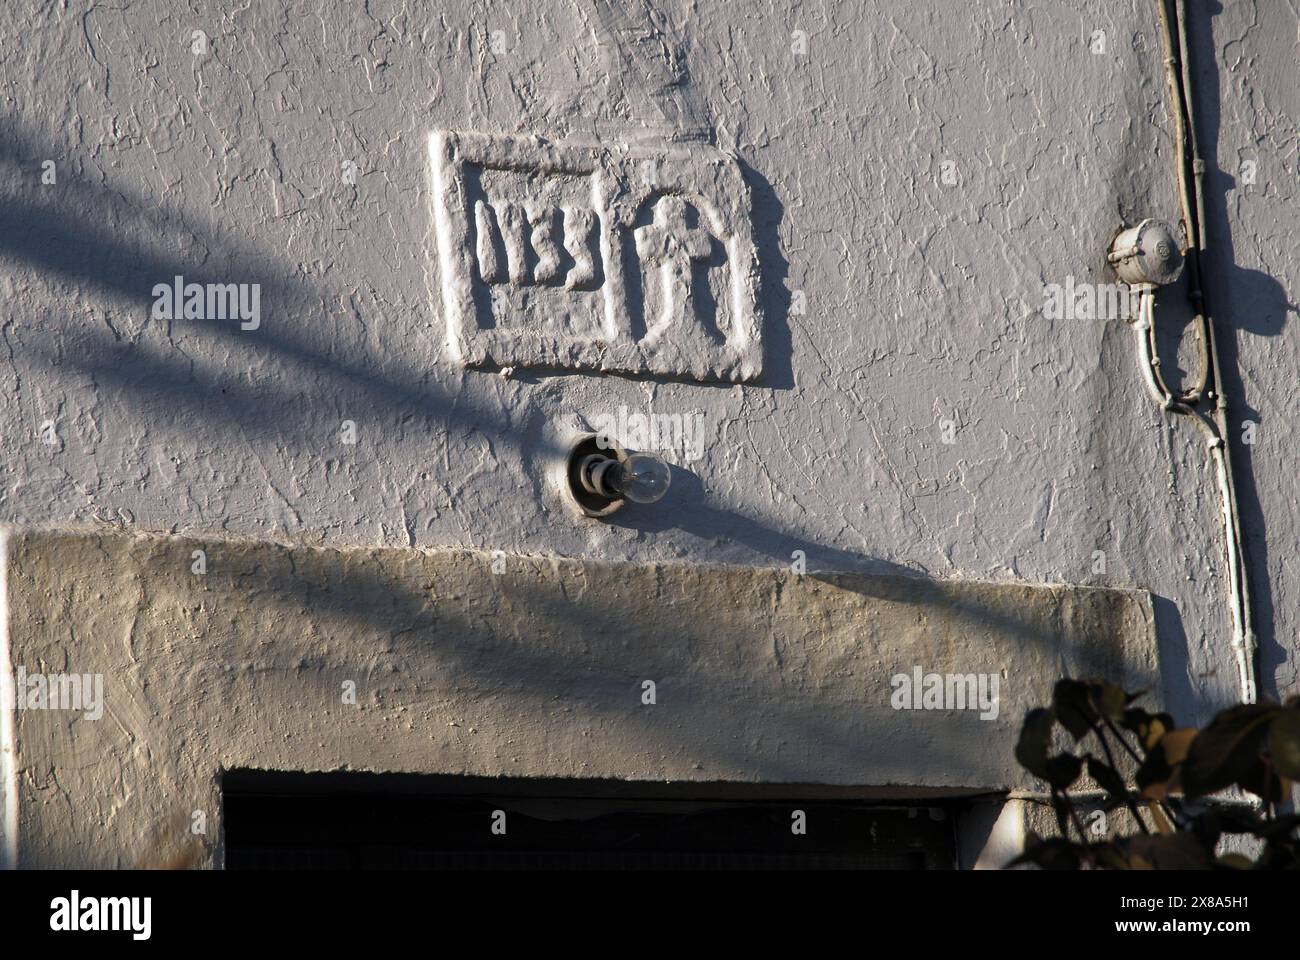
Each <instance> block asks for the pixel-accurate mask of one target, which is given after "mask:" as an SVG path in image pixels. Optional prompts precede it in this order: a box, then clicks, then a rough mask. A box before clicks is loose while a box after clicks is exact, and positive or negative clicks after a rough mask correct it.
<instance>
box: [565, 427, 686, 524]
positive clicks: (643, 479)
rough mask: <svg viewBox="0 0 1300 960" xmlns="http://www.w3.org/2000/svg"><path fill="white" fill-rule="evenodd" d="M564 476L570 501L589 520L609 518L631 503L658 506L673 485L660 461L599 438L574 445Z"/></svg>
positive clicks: (583, 439)
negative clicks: (657, 503) (591, 518)
mask: <svg viewBox="0 0 1300 960" xmlns="http://www.w3.org/2000/svg"><path fill="white" fill-rule="evenodd" d="M647 470H648V472H647ZM564 472H565V480H566V486H567V488H568V493H569V497H570V499H571V500H572V501H573V503H574V504H575V505H576V506H577V507H578V509H579V510H580V511H581V512H582V513H583V514H584V515H585V516H588V517H607V516H609V515H610V514H611V513H613V512H614V511H615V510H618V509H619V508H620V507H622V506H623V504H624V503H626V502H628V501H633V502H636V503H641V504H650V503H656V502H658V501H659V500H661V499H662V498H663V496H664V494H665V493H666V492H667V490H668V483H669V468H668V466H667V464H665V463H664V462H663V461H662V460H661V459H660V458H659V457H656V456H654V455H651V454H637V453H635V452H629V451H627V450H624V449H623V448H622V447H621V446H620V445H619V444H618V443H617V442H616V441H614V440H612V439H610V438H607V437H602V436H598V435H596V434H586V435H583V436H582V437H580V438H579V439H578V440H577V442H576V443H574V444H573V446H572V447H571V448H570V449H569V455H568V460H567V462H566V463H565V471H564Z"/></svg>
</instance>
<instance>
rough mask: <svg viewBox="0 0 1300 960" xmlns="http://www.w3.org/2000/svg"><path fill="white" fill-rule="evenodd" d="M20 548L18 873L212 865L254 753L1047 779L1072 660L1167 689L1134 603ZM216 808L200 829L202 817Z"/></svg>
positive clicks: (928, 787)
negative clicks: (1039, 730) (49, 699)
mask: <svg viewBox="0 0 1300 960" xmlns="http://www.w3.org/2000/svg"><path fill="white" fill-rule="evenodd" d="M7 541H8V542H7V561H6V568H5V570H4V581H5V584H6V586H7V590H8V607H7V615H8V623H9V638H10V642H9V650H8V657H9V663H8V665H7V666H6V668H5V671H6V672H7V673H8V675H9V677H10V679H11V682H10V684H9V689H10V694H9V699H8V701H7V702H6V703H5V704H4V713H5V715H6V717H7V718H8V719H7V721H6V722H7V723H8V724H9V725H10V726H9V728H10V729H11V735H10V740H11V743H10V746H11V747H13V748H14V754H13V769H12V771H11V774H10V777H9V780H8V782H7V783H6V784H4V785H3V789H5V790H6V791H7V793H8V794H9V795H11V796H16V800H17V811H16V818H17V824H16V835H14V834H15V829H14V826H13V825H11V826H10V828H9V830H8V834H9V835H8V836H6V837H5V841H6V843H7V844H8V847H9V849H10V850H11V851H12V852H13V853H14V855H15V856H16V858H17V862H18V864H19V865H21V866H40V867H58V866H91V867H129V866H137V865H143V864H149V863H154V862H159V861H163V862H167V861H170V860H171V859H173V858H176V857H180V858H182V859H185V860H186V862H195V863H198V864H200V865H214V864H219V862H220V840H219V838H220V776H221V771H222V770H223V769H232V768H237V767H247V768H262V769H284V770H335V769H354V770H371V771H404V772H424V773H442V774H465V775H475V776H501V777H550V778H555V777H561V778H567V777H574V778H578V777H580V778H607V779H613V780H632V781H660V782H662V781H666V780H674V781H698V782H700V783H701V784H706V783H717V782H727V783H736V784H758V783H781V784H792V785H794V784H807V785H814V784H816V785H825V786H836V787H853V788H860V789H861V791H862V793H863V794H864V795H867V794H870V793H873V792H875V791H879V792H880V793H881V795H884V794H889V795H893V796H898V795H908V794H915V795H917V796H921V795H926V796H932V795H934V794H936V793H943V792H967V791H971V792H983V791H989V790H1005V789H1013V788H1032V787H1033V786H1034V784H1032V783H1027V782H1026V780H1025V778H1024V777H1023V776H1022V773H1021V771H1020V770H1019V769H1018V767H1017V765H1016V764H1015V761H1014V759H1013V757H1012V749H1013V746H1014V743H1015V737H1016V733H1017V731H1018V729H1019V724H1020V720H1021V718H1022V716H1023V714H1024V711H1025V710H1026V709H1028V708H1029V707H1031V706H1034V705H1036V704H1038V703H1041V702H1043V701H1044V700H1046V698H1047V697H1048V696H1049V695H1050V690H1051V684H1052V683H1053V682H1054V681H1055V680H1056V678H1057V677H1059V676H1060V675H1061V674H1062V673H1074V674H1100V675H1105V676H1107V677H1109V678H1112V679H1114V680H1116V681H1117V682H1120V683H1123V684H1124V685H1126V686H1127V687H1128V688H1130V689H1133V688H1136V687H1141V686H1147V685H1150V684H1153V683H1154V682H1155V680H1156V679H1157V661H1156V643H1155V635H1154V629H1153V618H1152V614H1151V604H1150V599H1149V597H1148V595H1147V594H1145V593H1142V592H1137V591H1122V590H1108V589H1094V588H1084V587H1031V586H1021V585H1008V584H987V583H936V582H932V581H928V580H922V579H906V578H896V577H871V576H861V575H825V574H808V575H805V576H798V575H796V574H794V573H792V572H789V571H786V570H773V569H756V568H744V567H677V566H658V565H652V566H633V565H626V564H615V563H603V562H589V561H578V560H560V559H553V558H539V557H522V556H504V555H496V556H495V558H494V556H493V555H488V554H480V553H470V552H438V553H424V552H418V551H413V550H412V551H406V550H348V551H340V550H332V549H317V548H307V547H290V546H284V545H280V544H274V543H263V542H238V541H231V542H227V541H210V542H200V541H194V540H188V539H180V538H173V537H161V536H160V537H127V536H121V535H99V534H94V533H62V532H11V533H10V534H9V535H8V538H7ZM196 551H202V556H203V557H204V562H205V564H206V572H204V573H195V572H193V570H194V568H195V564H196ZM916 667H920V668H921V669H922V671H923V672H924V673H931V672H937V673H941V674H942V673H953V674H981V673H983V674H992V675H996V676H997V677H999V678H1000V681H999V701H998V708H997V717H996V719H987V720H982V719H980V714H979V712H978V711H977V710H972V709H930V710H926V709H922V710H914V709H895V708H894V707H893V706H891V694H893V693H894V689H893V687H891V683H890V680H891V677H893V676H895V675H897V674H911V672H912V671H913V669H914V668H916ZM20 669H22V670H23V671H25V673H26V675H28V676H29V677H30V675H32V674H38V673H39V674H71V673H77V674H90V675H95V674H99V675H102V677H103V683H104V697H103V713H102V717H100V718H99V719H97V720H95V719H91V718H90V716H89V715H88V714H87V712H86V711H85V710H80V711H78V710H66V709H65V710H50V709H30V708H25V706H24V705H23V704H22V703H21V702H19V701H21V700H22V698H23V696H24V691H23V690H22V689H20V688H19V687H18V686H17V685H16V684H15V683H14V682H13V678H14V676H15V675H16V674H17V672H18V671H19V670H20ZM645 681H653V682H654V684H655V688H654V694H655V696H654V699H655V702H654V703H653V704H647V703H643V698H644V686H643V684H644V682H645ZM347 684H354V685H355V693H356V697H355V699H356V702H355V705H353V704H351V703H347V702H345V699H344V691H345V685H347ZM15 694H16V696H17V697H18V698H19V701H15V700H14V699H13V697H14V695H15ZM3 729H5V728H4V727H3V726H0V730H3ZM195 811H202V812H203V814H204V817H205V819H206V833H205V834H201V835H194V834H191V833H190V831H189V829H188V827H189V826H190V824H191V823H192V820H193V817H194V812H195ZM2 822H3V821H0V823H2ZM181 838H183V839H181ZM187 844H188V845H189V847H191V848H192V849H189V851H188V853H187V852H185V851H184V850H180V851H178V849H177V848H178V847H182V848H183V847H185V846H186V845H187Z"/></svg>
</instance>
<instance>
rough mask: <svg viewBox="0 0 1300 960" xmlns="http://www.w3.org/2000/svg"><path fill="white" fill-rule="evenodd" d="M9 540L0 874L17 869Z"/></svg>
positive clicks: (2, 645)
mask: <svg viewBox="0 0 1300 960" xmlns="http://www.w3.org/2000/svg"><path fill="white" fill-rule="evenodd" d="M11 537H12V531H11V530H0V805H3V809H0V870H13V869H15V868H16V867H17V866H18V743H17V739H16V733H15V728H16V727H17V717H16V710H17V704H18V698H17V693H16V691H15V688H14V670H13V661H12V658H11V648H10V645H9V546H10V539H11Z"/></svg>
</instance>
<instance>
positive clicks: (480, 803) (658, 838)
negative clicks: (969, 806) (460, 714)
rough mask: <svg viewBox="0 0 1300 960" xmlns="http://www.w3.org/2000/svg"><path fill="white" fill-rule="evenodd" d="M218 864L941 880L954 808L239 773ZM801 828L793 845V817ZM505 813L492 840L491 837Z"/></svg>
mask: <svg viewBox="0 0 1300 960" xmlns="http://www.w3.org/2000/svg"><path fill="white" fill-rule="evenodd" d="M222 788H223V805H224V826H225V863H226V867H227V869H231V870H256V869H289V870H301V869H308V870H310V869H344V870H348V869H353V870H365V869H430V870H453V869H524V870H527V869H861V868H874V869H903V870H927V869H928V870H934V869H952V868H953V867H955V866H956V861H957V853H956V836H955V828H954V820H955V816H954V808H953V807H951V806H945V805H944V803H943V802H941V801H928V802H925V803H916V804H902V803H898V802H892V801H891V802H887V803H886V802H881V801H868V800H862V799H853V798H851V797H846V796H841V795H835V793H834V792H833V791H827V790H823V791H817V790H816V789H815V788H806V787H802V786H789V787H778V786H772V785H767V786H764V787H763V788H756V787H752V788H746V787H738V786H736V785H721V784H650V783H625V782H619V781H584V780H524V779H486V778H482V779H480V778H468V777H438V776H423V775H413V774H368V773H284V772H275V771H253V770H237V771H230V772H227V773H226V775H225V777H224V778H223V783H222ZM796 810H802V811H803V813H804V815H805V817H806V827H807V830H806V833H805V834H803V835H796V834H795V833H794V832H793V831H792V829H791V827H792V824H794V822H795V819H794V816H793V814H794V811H796ZM496 811H501V812H502V813H503V814H504V823H505V834H504V835H500V834H494V833H493V831H492V826H493V824H494V822H495V823H497V824H500V822H501V816H500V815H498V814H496Z"/></svg>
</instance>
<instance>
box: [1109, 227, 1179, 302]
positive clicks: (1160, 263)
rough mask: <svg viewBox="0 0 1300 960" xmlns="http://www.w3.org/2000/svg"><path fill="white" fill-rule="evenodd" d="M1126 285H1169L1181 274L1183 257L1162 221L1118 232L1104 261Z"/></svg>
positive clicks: (1175, 240) (1176, 241)
mask: <svg viewBox="0 0 1300 960" xmlns="http://www.w3.org/2000/svg"><path fill="white" fill-rule="evenodd" d="M1106 259H1107V260H1109V261H1110V263H1111V265H1112V266H1113V267H1114V268H1115V272H1116V273H1117V274H1119V278H1120V279H1121V280H1123V281H1124V282H1125V283H1127V284H1130V285H1134V286H1136V285H1139V284H1153V285H1155V286H1158V287H1162V286H1164V285H1165V284H1168V283H1173V282H1174V281H1175V280H1177V279H1178V276H1179V274H1181V273H1182V272H1183V254H1182V251H1181V250H1180V249H1179V246H1178V239H1177V237H1175V236H1174V231H1173V229H1172V228H1171V227H1170V226H1169V224H1167V223H1165V222H1164V221H1163V220H1150V219H1148V220H1143V221H1142V222H1141V223H1139V224H1138V225H1137V226H1136V227H1129V228H1128V229H1127V230H1124V231H1121V232H1120V234H1119V236H1117V237H1116V238H1115V240H1114V242H1112V243H1111V245H1110V254H1109V255H1108V256H1107V257H1106Z"/></svg>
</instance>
